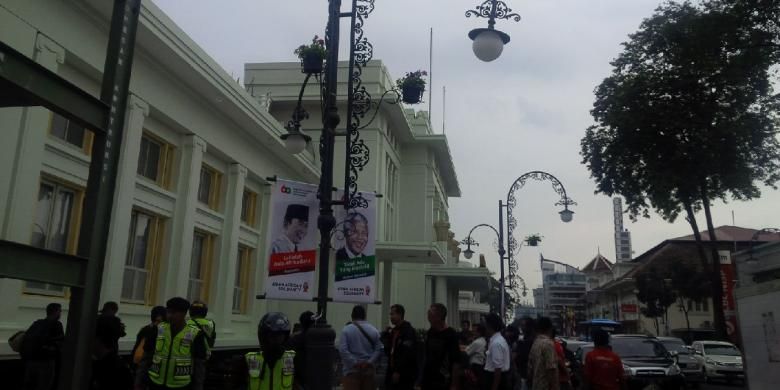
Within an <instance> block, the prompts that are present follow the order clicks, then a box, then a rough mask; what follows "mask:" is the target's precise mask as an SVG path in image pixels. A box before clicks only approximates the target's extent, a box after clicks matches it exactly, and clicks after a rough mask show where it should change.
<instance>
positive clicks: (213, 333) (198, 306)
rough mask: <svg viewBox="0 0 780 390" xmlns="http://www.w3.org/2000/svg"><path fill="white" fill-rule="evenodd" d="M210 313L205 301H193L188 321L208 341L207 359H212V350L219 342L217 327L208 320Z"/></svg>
mask: <svg viewBox="0 0 780 390" xmlns="http://www.w3.org/2000/svg"><path fill="white" fill-rule="evenodd" d="M208 313H209V307H208V306H207V305H206V303H205V302H203V301H193V302H192V305H191V306H190V320H189V321H187V323H188V324H189V325H192V326H194V327H196V328H198V329H200V331H201V332H203V334H204V337H205V339H206V358H207V359H208V358H209V357H211V349H212V348H214V342H215V341H216V340H217V325H216V324H215V323H214V321H213V320H210V319H208V318H206V315H208Z"/></svg>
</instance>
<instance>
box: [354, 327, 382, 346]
mask: <svg viewBox="0 0 780 390" xmlns="http://www.w3.org/2000/svg"><path fill="white" fill-rule="evenodd" d="M352 325H355V326H356V327H357V328H358V330H359V331H360V333H362V334H363V337H365V338H366V340H368V342H369V343H370V344H371V348H376V341H374V339H372V338H371V337H370V336H369V335H368V333H366V330H365V329H363V327H362V326H360V324H358V323H357V322H353V323H352Z"/></svg>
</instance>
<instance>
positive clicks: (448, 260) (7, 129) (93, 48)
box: [0, 0, 487, 356]
mask: <svg viewBox="0 0 780 390" xmlns="http://www.w3.org/2000/svg"><path fill="white" fill-rule="evenodd" d="M111 7H112V4H111V2H106V1H99V0H66V1H55V0H50V1H37V2H28V1H14V0H0V32H2V34H0V36H1V37H2V38H1V39H2V40H3V42H4V43H6V44H8V45H9V46H11V47H13V48H14V49H16V50H17V51H20V52H21V53H23V54H25V55H27V56H28V57H30V58H31V59H33V60H35V61H36V62H37V63H39V64H41V65H43V66H45V67H47V68H48V69H50V70H52V71H54V72H56V73H57V74H59V75H61V76H62V77H64V78H66V79H67V80H69V81H71V82H72V83H74V84H76V85H77V86H79V87H81V88H83V89H86V90H87V91H90V92H92V93H93V94H94V95H98V92H99V86H100V80H101V77H102V75H101V74H100V72H101V69H102V66H103V61H104V58H105V48H106V44H107V37H108V24H109V20H110V15H111ZM374 66H375V67H374V69H375V76H374V77H376V78H377V80H384V79H387V80H389V79H390V76H389V74H388V73H387V70H386V69H385V68H384V67H383V66H382V65H381V63H379V62H377V63H376V64H375V65H374ZM286 72H289V73H290V74H292V73H293V69H292V67H289V69H287V70H286ZM268 73H269V74H271V73H273V71H272V70H268ZM298 75H299V76H300V71H298ZM293 82H294V83H295V87H297V86H299V85H300V81H299V80H293ZM383 82H384V81H383ZM377 85H379V83H377ZM383 85H386V83H385V84H383ZM253 87H254V88H256V86H253V85H252V84H251V83H249V84H248V85H240V84H239V83H238V82H236V80H233V79H232V77H231V76H230V75H229V74H227V72H225V71H224V70H223V69H222V68H221V67H220V66H219V65H218V64H217V63H216V62H215V61H214V60H213V59H211V58H210V57H209V56H208V55H207V54H206V53H205V52H204V51H203V50H202V49H201V48H200V47H199V46H198V45H197V44H196V43H195V42H193V41H192V39H190V38H189V37H188V36H187V35H186V34H185V33H184V32H183V31H181V29H180V28H179V27H178V26H176V24H175V23H174V22H173V21H171V20H170V19H169V18H168V17H167V16H166V15H165V14H164V13H163V12H162V11H161V10H160V9H159V8H157V7H156V6H155V5H154V3H152V2H151V1H144V2H143V3H142V7H141V10H140V18H139V30H138V36H137V43H136V51H135V59H134V63H133V73H132V79H131V85H130V91H131V93H130V97H129V101H128V111H127V116H126V122H125V129H124V134H123V140H122V145H121V149H120V150H121V151H120V158H121V161H120V168H119V172H118V175H117V188H116V192H115V195H114V204H113V211H112V217H111V228H110V231H109V243H108V251H107V255H106V259H105V267H104V272H103V284H102V286H103V287H102V290H101V302H105V301H116V302H119V303H120V312H119V315H120V316H121V317H122V319H123V321H124V322H125V323H126V325H127V329H128V334H129V336H128V337H126V338H123V339H122V340H120V349H122V350H128V349H129V348H130V347H131V346H132V344H133V341H134V335H135V332H136V329H138V328H140V327H141V326H143V325H145V324H146V323H148V321H149V311H150V308H151V307H152V306H154V305H158V304H164V302H165V300H167V299H168V298H170V297H173V296H183V297H187V298H189V299H193V300H194V299H200V300H203V301H205V302H207V303H208V304H209V306H210V313H209V316H210V317H212V318H213V319H214V320H215V321H216V322H217V324H218V326H219V328H220V333H219V334H220V336H219V339H218V340H217V348H220V349H231V348H242V347H249V346H255V345H256V343H257V339H256V337H257V336H256V326H257V321H258V320H259V318H260V316H261V315H262V314H263V313H265V312H266V311H269V310H279V311H283V312H285V313H287V314H288V315H289V316H290V318H291V319H294V318H297V317H298V313H300V312H301V311H303V310H307V309H308V310H314V308H315V305H314V304H313V303H309V302H305V303H304V302H295V303H290V302H280V301H265V300H258V299H255V296H256V295H257V294H260V293H262V292H263V290H264V288H263V283H264V280H265V274H266V260H265V258H266V248H265V242H266V239H265V238H266V234H267V233H268V227H267V223H268V203H269V202H268V201H269V197H270V188H271V187H270V185H271V181H270V180H269V178H271V177H274V176H276V177H279V178H285V179H291V180H296V181H301V182H308V183H317V182H318V181H319V174H320V172H319V159H318V156H317V155H316V152H315V151H313V150H312V149H314V148H311V149H310V150H309V151H308V152H307V153H304V154H302V155H291V154H289V153H288V152H287V150H286V149H285V148H284V145H283V143H282V141H281V140H280V139H279V135H281V134H283V133H284V132H285V130H284V128H283V127H282V125H281V123H280V122H281V121H282V120H283V119H280V118H285V119H284V120H285V121H286V117H285V115H284V113H283V112H281V113H280V112H279V111H275V109H276V107H277V106H276V105H275V104H273V103H272V100H270V99H265V100H264V99H263V98H262V96H261V95H259V94H257V93H255V92H254V91H252V89H253ZM290 88H294V87H293V86H290ZM263 96H265V95H263ZM279 107H281V108H280V109H281V110H285V109H286V108H285V106H284V105H280V106H279ZM313 116H316V114H314V115H313ZM377 123H378V124H382V125H385V126H386V128H387V129H390V130H387V131H386V132H380V131H378V130H376V131H367V132H366V135H365V138H366V139H367V140H371V142H373V143H372V144H371V146H370V147H371V150H372V155H373V156H375V158H374V159H373V160H372V163H371V165H370V166H368V167H367V168H366V172H365V173H364V174H362V175H361V177H360V182H359V186H360V188H361V189H365V190H370V191H377V192H380V193H382V194H383V195H384V197H383V198H382V201H381V205H380V207H381V208H380V212H379V217H378V222H377V226H376V227H375V228H376V229H377V231H378V232H379V235H378V237H380V240H379V243H378V244H377V258H378V259H379V260H378V261H379V265H378V272H377V279H378V282H377V287H378V288H380V289H381V291H382V302H381V303H380V302H378V303H377V304H375V305H369V313H370V315H371V318H370V319H371V320H372V321H373V322H375V323H377V324H378V325H382V324H386V323H387V322H388V321H387V320H386V318H387V311H388V308H389V305H390V304H391V303H395V302H401V303H404V304H406V305H407V313H412V314H411V315H412V316H414V318H415V321H416V323H415V326H418V327H423V326H425V324H424V319H425V310H426V309H427V307H426V306H425V305H426V304H428V303H431V302H436V301H441V302H446V303H448V304H449V307H450V310H451V312H452V313H454V314H455V315H454V316H453V317H455V318H457V311H458V294H459V291H461V290H464V291H466V290H468V291H471V290H476V291H479V290H481V289H484V290H486V289H487V275H486V272H487V271H486V270H480V269H478V268H476V267H467V266H463V264H460V263H459V262H458V257H459V250H458V249H457V245H455V244H454V241H453V240H452V234H451V232H449V222H448V216H447V215H448V202H447V199H448V197H450V196H459V195H460V190H459V187H458V183H457V178H456V176H455V171H454V165H453V164H452V159H451V155H450V154H449V148H448V146H447V141H446V137H444V136H443V135H434V134H432V132H431V131H430V126H428V125H427V123H428V120H427V115H426V114H425V113H421V112H414V111H413V110H408V109H406V110H404V109H402V108H400V107H396V109H395V110H394V111H392V112H386V111H382V112H381V115H380V116H379V117H378V120H377ZM388 123H392V124H391V125H387V124H388ZM0 128H1V129H2V131H3V134H4V135H5V136H6V139H5V142H4V143H2V145H0V150H1V151H2V152H0V156H1V157H0V158H1V159H2V163H1V164H0V221H2V225H1V226H0V228H1V229H0V237H1V238H2V239H5V240H9V241H15V242H20V243H25V244H30V245H34V246H39V247H42V248H47V249H51V250H55V251H62V252H67V253H75V251H76V245H77V242H78V234H79V227H80V224H81V215H82V211H83V209H84V208H85V207H89V205H86V204H84V201H83V198H84V189H85V186H86V182H87V175H88V165H89V161H90V152H91V142H92V135H91V132H90V131H89V129H84V128H81V127H79V126H77V125H76V124H74V123H69V122H68V121H67V120H65V119H64V118H62V117H60V116H58V115H56V114H53V113H51V112H50V111H48V110H46V109H44V108H41V107H26V108H0ZM389 145H393V147H392V148H391V147H389ZM340 171H341V172H343V164H342V166H337V167H336V172H340ZM18 261H23V259H19V260H18ZM404 266H407V267H411V268H410V271H408V272H407V274H404V272H405V271H404ZM405 276H408V277H409V278H410V279H409V280H407V281H404V283H402V286H398V285H397V284H398V283H394V278H395V277H399V278H402V277H405ZM411 279H414V280H411ZM398 280H403V279H398ZM483 284H484V286H483ZM0 294H1V295H2V296H3V299H2V300H0V312H2V313H3V316H2V317H0V339H2V340H6V339H7V338H8V336H10V335H11V334H13V333H14V332H16V331H18V330H23V329H25V328H26V327H27V326H29V324H30V323H32V321H34V320H35V319H38V318H41V317H43V315H44V313H43V308H44V307H45V306H46V304H48V303H50V302H59V303H61V304H62V305H63V309H64V315H63V320H65V319H66V317H67V312H68V310H67V309H68V299H69V292H68V290H67V289H66V288H63V287H61V286H54V285H47V284H42V283H31V282H24V281H20V280H11V279H0ZM422 297H425V298H424V299H422ZM330 307H332V309H330ZM330 307H329V309H330V310H329V314H330V316H329V320H330V322H331V323H333V324H336V325H338V324H340V323H344V322H346V321H348V320H349V318H348V317H349V309H350V308H351V305H347V304H331V306H330ZM94 309H95V311H97V308H94ZM336 329H337V330H338V329H340V327H339V326H336ZM12 355H13V354H12V353H11V351H10V349H9V347H8V345H7V343H5V342H3V343H1V344H0V356H12Z"/></svg>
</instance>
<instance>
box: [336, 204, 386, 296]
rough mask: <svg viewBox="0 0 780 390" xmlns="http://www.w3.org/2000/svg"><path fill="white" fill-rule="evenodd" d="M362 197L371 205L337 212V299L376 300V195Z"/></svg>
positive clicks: (341, 209) (342, 209)
mask: <svg viewBox="0 0 780 390" xmlns="http://www.w3.org/2000/svg"><path fill="white" fill-rule="evenodd" d="M342 194H343V192H339V194H338V196H339V197H342V196H343V195H342ZM362 196H363V198H364V199H365V200H366V203H367V207H365V208H364V207H356V208H352V209H349V210H346V209H344V208H340V209H337V211H336V221H337V222H338V224H337V225H336V229H337V230H336V232H335V234H334V240H333V247H334V248H337V249H336V266H335V272H334V274H335V275H334V277H335V281H334V283H333V289H334V292H333V300H334V301H335V302H354V303H374V302H375V301H376V299H375V297H376V252H375V251H376V226H377V224H376V194H374V193H366V192H363V193H362Z"/></svg>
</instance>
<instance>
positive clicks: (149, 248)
mask: <svg viewBox="0 0 780 390" xmlns="http://www.w3.org/2000/svg"><path fill="white" fill-rule="evenodd" d="M163 233H164V232H163V222H162V219H160V218H158V217H156V216H154V215H151V214H147V213H144V212H141V211H138V210H133V212H132V214H131V217H130V237H129V239H128V241H127V256H126V257H125V270H124V274H123V276H122V301H123V302H130V303H139V304H151V302H153V301H154V291H155V281H156V275H155V273H156V272H155V271H156V269H157V264H158V259H159V258H160V248H161V246H162V237H163Z"/></svg>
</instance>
